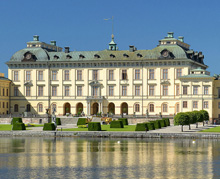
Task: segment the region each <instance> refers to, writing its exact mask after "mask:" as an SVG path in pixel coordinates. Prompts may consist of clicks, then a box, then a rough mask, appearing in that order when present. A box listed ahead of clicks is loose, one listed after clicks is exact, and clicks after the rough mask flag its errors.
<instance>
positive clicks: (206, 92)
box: [204, 86, 209, 95]
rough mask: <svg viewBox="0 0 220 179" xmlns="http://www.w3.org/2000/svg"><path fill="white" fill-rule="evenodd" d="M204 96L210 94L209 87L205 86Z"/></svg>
mask: <svg viewBox="0 0 220 179" xmlns="http://www.w3.org/2000/svg"><path fill="white" fill-rule="evenodd" d="M204 94H205V95H207V94H209V87H208V86H204Z"/></svg>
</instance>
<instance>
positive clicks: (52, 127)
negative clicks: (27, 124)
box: [43, 123, 56, 131]
mask: <svg viewBox="0 0 220 179" xmlns="http://www.w3.org/2000/svg"><path fill="white" fill-rule="evenodd" d="M55 129H56V127H55V125H54V123H45V124H44V128H43V131H55Z"/></svg>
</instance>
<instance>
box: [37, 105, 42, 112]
mask: <svg viewBox="0 0 220 179" xmlns="http://www.w3.org/2000/svg"><path fill="white" fill-rule="evenodd" d="M38 112H43V104H38Z"/></svg>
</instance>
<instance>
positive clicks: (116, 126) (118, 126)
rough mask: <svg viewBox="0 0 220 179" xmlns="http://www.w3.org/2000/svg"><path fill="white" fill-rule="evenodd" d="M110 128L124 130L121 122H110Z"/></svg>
mask: <svg viewBox="0 0 220 179" xmlns="http://www.w3.org/2000/svg"><path fill="white" fill-rule="evenodd" d="M110 128H124V125H123V122H122V121H112V122H111V124H110Z"/></svg>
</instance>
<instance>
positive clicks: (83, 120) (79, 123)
mask: <svg viewBox="0 0 220 179" xmlns="http://www.w3.org/2000/svg"><path fill="white" fill-rule="evenodd" d="M86 122H87V119H86V118H79V119H78V121H77V126H78V125H85V124H86Z"/></svg>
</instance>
